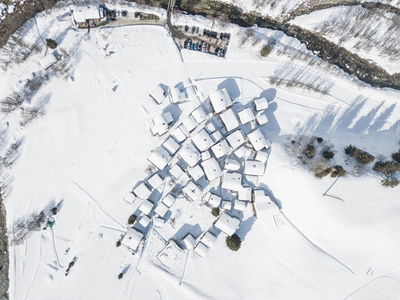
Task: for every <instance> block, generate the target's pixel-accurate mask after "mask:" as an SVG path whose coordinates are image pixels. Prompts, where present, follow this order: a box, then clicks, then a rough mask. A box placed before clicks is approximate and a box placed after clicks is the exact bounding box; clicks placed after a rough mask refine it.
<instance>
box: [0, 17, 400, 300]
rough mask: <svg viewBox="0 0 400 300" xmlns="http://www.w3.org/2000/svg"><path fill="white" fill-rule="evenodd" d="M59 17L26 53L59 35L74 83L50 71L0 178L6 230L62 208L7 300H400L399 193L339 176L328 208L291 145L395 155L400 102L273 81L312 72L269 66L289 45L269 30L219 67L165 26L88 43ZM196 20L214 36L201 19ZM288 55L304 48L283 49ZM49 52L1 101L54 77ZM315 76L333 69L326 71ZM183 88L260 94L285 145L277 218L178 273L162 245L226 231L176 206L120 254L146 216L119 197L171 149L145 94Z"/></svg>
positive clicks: (0, 84)
mask: <svg viewBox="0 0 400 300" xmlns="http://www.w3.org/2000/svg"><path fill="white" fill-rule="evenodd" d="M58 14H60V12H54V13H48V14H43V15H41V16H40V17H38V18H37V21H38V27H37V28H36V27H31V28H26V35H25V39H26V40H25V42H26V43H32V42H34V41H36V40H37V39H38V38H39V36H38V32H40V33H41V36H42V37H43V38H48V37H57V41H58V42H59V44H60V46H59V49H60V52H61V49H64V51H65V53H67V54H69V55H70V57H69V58H67V56H66V55H65V54H64V59H65V61H67V62H69V63H71V69H70V73H67V76H59V77H57V76H50V75H51V74H52V73H51V72H53V71H54V70H56V69H57V66H58V65H55V66H54V67H52V68H51V69H50V70H49V71H48V73H47V74H49V76H50V77H51V78H49V80H48V81H46V83H45V84H44V85H43V86H42V87H41V88H40V90H39V91H38V92H37V94H35V95H34V96H33V97H32V98H31V99H29V101H27V102H24V103H23V104H22V107H24V108H25V109H27V108H29V107H32V106H35V105H36V104H37V103H45V105H44V107H45V109H44V111H43V112H44V115H43V116H42V117H38V118H37V119H35V120H33V121H32V122H30V123H29V124H27V125H26V126H21V125H20V121H21V118H22V115H21V109H17V110H15V111H14V112H12V113H10V114H8V115H6V114H4V113H1V126H2V127H1V128H2V134H3V136H4V137H5V138H4V141H6V142H5V143H4V146H3V147H2V149H1V151H2V155H4V154H5V151H6V149H8V147H9V145H10V144H12V143H14V142H15V141H18V140H23V142H22V144H21V146H20V148H19V150H20V152H19V157H18V159H17V160H16V162H15V163H14V164H13V166H12V168H8V169H4V170H3V173H2V176H4V177H5V176H6V175H8V176H9V177H8V178H12V181H11V182H10V185H9V188H10V190H9V191H10V192H9V194H8V195H7V197H6V207H7V212H8V215H7V217H8V220H7V221H8V226H9V229H10V230H11V229H12V228H13V226H14V223H15V222H16V221H18V220H19V219H20V218H22V217H24V216H26V215H29V214H30V213H32V212H35V211H38V210H40V209H42V208H44V207H45V206H46V205H48V203H50V202H51V201H54V202H55V203H58V202H59V201H61V200H63V206H62V209H61V210H60V212H59V213H58V214H57V216H56V217H57V219H56V223H55V225H54V227H53V229H50V228H49V229H47V230H46V231H43V230H42V231H37V232H33V233H32V234H31V235H30V236H29V237H28V238H27V239H26V240H25V242H24V243H22V244H20V245H14V246H12V247H11V249H10V260H11V264H10V265H11V270H10V274H11V276H10V283H11V286H10V298H11V299H24V298H27V299H152V298H155V299H207V298H209V299H269V298H271V299H294V298H296V299H320V298H323V299H338V298H345V297H347V296H349V295H351V296H350V298H349V299H363V295H366V294H372V293H375V294H378V295H381V294H384V295H385V299H395V297H396V296H397V293H398V290H399V281H398V278H400V269H399V267H398V265H399V264H398V262H399V258H398V253H399V251H400V242H399V240H400V239H399V233H398V228H399V225H400V224H399V219H398V214H399V211H400V202H399V200H400V199H399V196H398V189H390V188H384V187H382V186H381V185H380V179H379V177H378V176H377V175H376V174H373V173H368V174H366V175H365V176H363V177H351V176H346V177H344V178H340V180H339V181H338V182H337V183H336V184H335V185H334V187H333V188H332V189H331V193H332V194H334V195H335V196H337V197H339V198H341V199H342V200H343V201H340V200H338V199H334V198H330V197H326V196H323V193H324V192H325V191H326V190H327V189H328V188H329V186H330V185H331V184H332V183H333V179H332V178H330V177H327V178H325V179H322V180H318V179H316V178H314V177H313V175H312V174H311V173H310V172H309V171H307V170H305V169H304V168H302V167H300V166H299V165H296V162H295V161H294V160H293V158H292V157H289V156H288V154H287V151H286V150H285V148H284V146H283V145H284V142H285V141H286V139H287V138H288V137H289V136H290V135H292V134H298V133H302V134H307V135H319V136H322V137H323V138H324V139H326V140H330V141H331V142H332V143H334V144H335V147H336V149H338V151H341V149H343V147H344V146H345V145H347V144H350V143H352V144H355V145H357V146H359V147H365V148H366V149H368V151H370V152H371V153H372V154H374V155H379V154H383V155H386V156H388V155H390V153H392V152H393V151H397V150H398V147H399V146H398V142H399V130H400V129H399V128H400V127H399V118H400V108H399V107H398V105H397V102H398V98H399V93H398V92H396V91H393V90H377V89H372V88H369V87H365V86H358V85H355V84H354V83H353V82H352V81H350V80H348V78H347V77H346V76H344V75H342V76H337V75H335V74H334V73H327V74H324V76H326V77H327V78H328V79H329V80H331V81H332V84H333V85H332V88H331V89H330V92H329V94H327V95H320V94H316V93H313V92H309V91H307V90H303V89H292V90H287V89H283V88H277V87H274V86H271V85H270V84H269V82H268V78H269V77H271V76H273V75H274V73H275V71H276V70H279V69H281V68H282V67H285V66H286V67H287V66H288V64H287V63H288V62H290V63H291V67H298V68H301V67H302V66H303V65H302V64H301V63H299V62H298V61H297V60H294V61H290V60H289V59H288V58H287V57H286V56H278V55H277V54H276V52H272V54H271V55H270V56H269V57H268V58H264V59H262V58H261V57H260V56H259V54H258V53H259V49H260V48H261V45H262V44H263V43H264V42H266V40H267V38H268V37H270V36H272V35H274V34H275V35H276V37H279V34H276V33H275V32H272V31H267V30H261V31H257V29H255V30H256V31H257V33H258V34H259V36H260V39H261V40H260V42H259V44H258V45H257V47H252V46H251V43H250V42H249V43H247V44H246V43H243V44H241V42H240V40H239V38H240V36H241V35H243V30H242V29H240V28H238V27H237V26H229V27H228V28H225V29H224V30H226V31H229V32H231V33H232V39H233V40H232V41H231V44H230V46H229V50H228V54H227V58H226V59H222V58H218V57H216V56H211V55H207V54H204V53H199V52H193V51H188V50H183V51H182V55H181V54H180V52H179V51H178V49H177V48H176V45H175V43H174V41H173V39H172V38H171V36H170V35H169V33H168V31H167V30H166V29H165V28H163V27H161V26H126V27H116V28H101V29H94V30H91V32H90V34H87V32H86V30H84V31H78V30H75V29H72V28H71V24H70V23H69V21H59V20H57V18H56V17H57V15H58ZM184 18H185V20H184V21H183V22H188V23H189V24H191V22H194V21H193V19H191V18H189V17H184ZM197 22H199V24H207V23H206V22H207V21H206V20H205V19H203V18H197ZM279 43H280V44H281V45H290V46H291V47H292V48H294V49H299V51H305V49H304V47H302V46H301V45H299V44H296V43H295V42H293V41H292V40H290V39H288V38H285V37H280V38H279V39H278V44H279ZM44 53H45V50H44V48H43V50H42V52H41V53H37V54H32V55H31V56H29V57H28V59H27V60H26V61H25V62H24V63H22V64H21V65H13V66H11V67H10V68H8V69H7V70H6V71H5V70H0V77H1V78H2V79H4V80H2V81H0V91H1V98H2V99H3V98H4V97H6V96H7V95H9V94H10V92H11V91H10V87H12V88H14V89H16V90H17V89H18V87H19V86H21V84H22V85H23V82H24V80H26V79H27V78H32V76H33V75H32V72H36V73H37V74H42V73H43V71H42V70H40V67H39V66H38V65H37V61H38V60H39V59H40V58H41V57H43V55H44ZM314 72H317V73H318V72H320V73H323V72H327V69H324V68H322V67H320V66H318V65H315V70H314ZM57 74H60V73H57ZM63 75H65V74H63ZM65 77H66V79H65ZM187 78H192V79H193V80H194V82H195V83H196V86H197V87H198V89H199V92H200V93H202V94H203V95H204V96H207V95H208V94H209V93H211V92H213V91H215V90H216V89H217V88H220V87H226V88H227V89H228V91H229V92H230V94H231V96H233V97H234V98H235V99H237V101H239V102H240V101H242V102H244V103H245V102H247V101H251V100H252V99H254V98H255V97H259V96H260V95H262V96H265V97H266V98H267V99H268V101H269V102H270V104H269V108H268V110H267V117H268V123H267V124H266V125H265V130H266V131H267V132H268V138H269V139H270V140H271V141H272V142H273V144H272V147H271V156H270V158H269V160H268V163H267V171H266V174H265V175H264V177H263V178H262V179H261V182H260V187H262V188H265V189H267V190H268V191H269V192H270V195H271V198H272V199H274V200H275V201H276V202H277V203H278V204H280V206H281V211H279V210H272V211H264V212H261V211H260V214H259V216H258V219H256V218H254V217H253V216H252V215H246V216H245V217H246V218H245V220H244V222H243V224H242V225H241V227H240V228H239V230H238V234H239V235H240V237H241V238H242V239H243V242H242V247H241V248H240V250H239V251H238V252H232V251H230V250H229V249H228V248H227V247H226V243H225V237H224V235H223V234H220V235H219V237H218V239H217V241H216V244H215V245H214V246H213V247H212V248H211V249H210V251H209V253H208V254H207V256H206V257H205V258H201V257H199V256H198V255H197V254H195V253H193V251H186V252H185V254H184V255H183V256H181V257H180V258H179V259H178V260H177V262H176V264H175V265H174V266H173V267H171V268H166V267H164V266H162V265H161V264H160V262H159V261H158V260H157V259H156V255H157V254H158V253H159V252H160V251H161V249H162V248H163V247H164V246H165V240H164V238H167V239H168V238H169V237H171V236H180V234H181V233H182V232H183V231H185V230H189V229H190V230H193V231H196V232H197V231H204V230H206V229H207V228H208V226H209V224H210V223H211V222H212V221H213V219H214V217H213V216H212V215H211V213H210V209H209V208H207V207H205V206H202V205H198V204H196V203H193V202H188V201H183V200H182V199H178V200H180V201H177V203H176V204H175V205H174V208H173V210H172V211H171V213H172V216H173V218H174V220H175V221H174V222H167V223H166V225H165V226H164V227H163V228H161V229H154V230H152V231H151V232H150V233H149V234H148V236H147V240H146V241H145V244H144V245H143V247H142V248H141V251H140V252H139V253H138V254H136V255H132V253H131V251H129V250H128V249H126V248H125V247H123V246H121V247H116V241H117V240H119V239H120V237H121V235H123V234H124V232H125V231H126V224H127V220H128V217H129V215H131V214H132V213H133V212H134V210H135V209H136V206H135V205H136V204H135V203H134V204H129V203H128V202H126V201H125V200H124V199H123V197H124V195H125V194H126V193H127V192H128V191H130V190H131V189H132V187H133V186H134V185H135V184H136V183H137V182H138V181H140V180H143V178H145V177H146V176H147V175H148V174H147V173H146V168H147V166H148V164H149V163H148V161H147V158H148V157H149V155H150V154H151V151H152V150H153V149H155V148H156V147H157V146H159V145H160V144H161V143H162V142H163V140H164V138H163V137H161V138H159V137H152V136H151V134H150V132H149V130H148V127H147V121H148V120H149V119H150V118H151V114H148V113H149V112H152V109H153V108H154V105H153V104H152V103H153V102H151V101H152V100H151V99H150V98H149V96H148V92H149V91H150V90H151V89H152V88H153V87H154V86H156V85H158V84H159V83H163V84H165V85H167V86H169V87H173V86H175V85H176V84H178V83H179V82H181V81H183V80H185V79H187ZM19 81H21V82H19ZM113 88H115V91H113ZM44 99H45V101H44ZM360 99H361V100H360ZM190 104H191V103H190V102H189V103H188V104H187V105H188V107H190ZM185 107H186V106H184V105H183V106H180V108H181V109H182V110H181V112H182V114H181V116H180V118H184V117H185V116H186V115H187V114H188V111H186V110H185ZM340 155H341V154H340V153H338V154H337V156H338V157H340ZM338 159H339V158H338ZM278 221H279V222H278ZM277 224H279V227H278V226H277ZM67 250H68V251H67ZM74 257H77V260H76V262H75V264H74V266H73V267H72V268H71V272H70V274H69V275H68V276H65V271H66V269H67V268H68V264H69V263H70V262H71V261H72V260H73V258H74ZM121 272H125V275H124V277H123V278H122V279H120V280H119V279H118V277H117V275H118V274H119V273H121Z"/></svg>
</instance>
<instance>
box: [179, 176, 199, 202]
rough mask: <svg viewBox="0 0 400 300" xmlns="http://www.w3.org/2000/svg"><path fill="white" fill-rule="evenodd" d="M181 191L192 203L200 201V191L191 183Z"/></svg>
mask: <svg viewBox="0 0 400 300" xmlns="http://www.w3.org/2000/svg"><path fill="white" fill-rule="evenodd" d="M182 190H183V192H184V193H185V194H186V195H187V196H188V197H189V198H190V199H192V200H193V201H196V200H200V199H201V195H202V190H201V189H200V188H199V187H198V186H197V185H196V184H195V183H194V182H193V181H189V183H188V185H187V186H185V187H184V188H183V189H182Z"/></svg>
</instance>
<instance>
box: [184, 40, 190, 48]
mask: <svg viewBox="0 0 400 300" xmlns="http://www.w3.org/2000/svg"><path fill="white" fill-rule="evenodd" d="M188 42H189V41H188V40H186V41H185V42H184V43H183V48H184V49H186V48H187V46H188Z"/></svg>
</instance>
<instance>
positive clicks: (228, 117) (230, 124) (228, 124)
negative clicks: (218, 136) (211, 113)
mask: <svg viewBox="0 0 400 300" xmlns="http://www.w3.org/2000/svg"><path fill="white" fill-rule="evenodd" d="M220 117H221V120H222V122H223V123H224V125H225V128H226V130H227V131H231V130H233V129H235V128H236V127H238V126H239V121H238V119H237V117H236V114H235V113H234V111H233V110H232V108H230V109H228V110H226V111H224V112H223V113H222V114H220Z"/></svg>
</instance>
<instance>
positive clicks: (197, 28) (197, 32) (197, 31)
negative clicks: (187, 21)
mask: <svg viewBox="0 0 400 300" xmlns="http://www.w3.org/2000/svg"><path fill="white" fill-rule="evenodd" d="M199 30H200V28H199V27H198V26H197V27H196V30H195V31H194V33H195V34H199Z"/></svg>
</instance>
